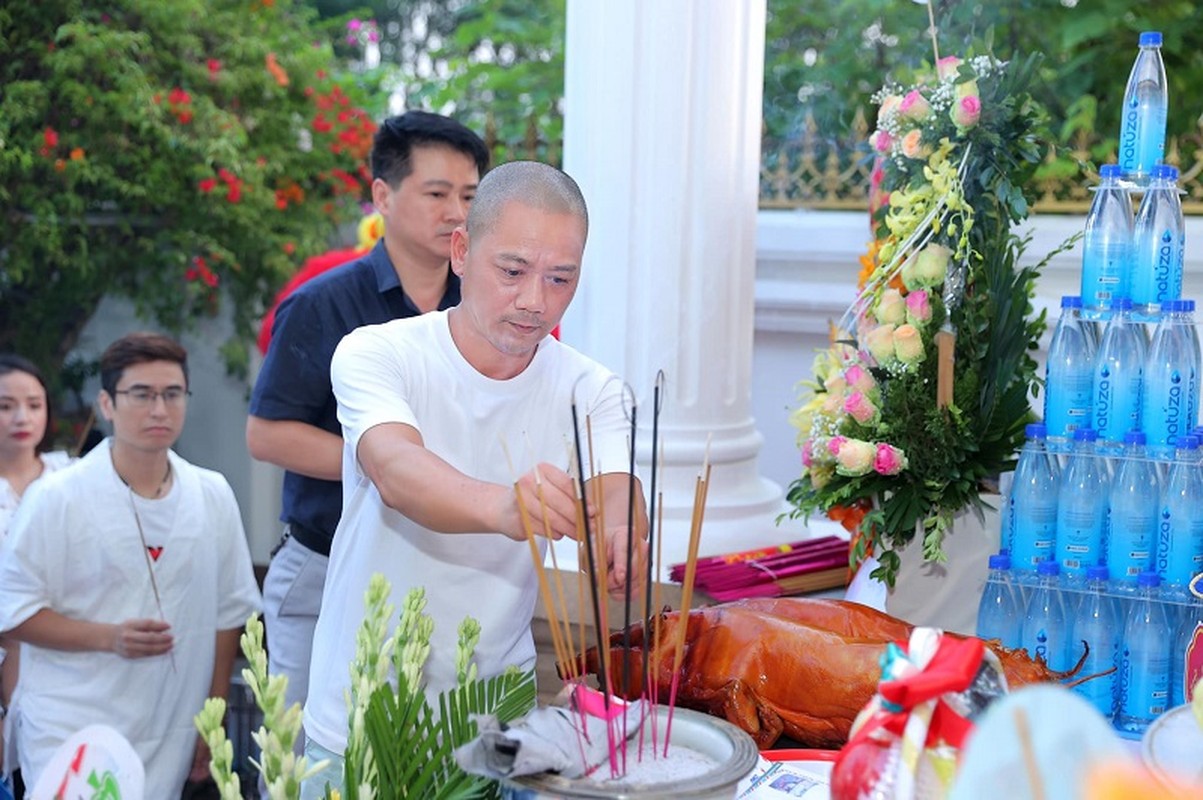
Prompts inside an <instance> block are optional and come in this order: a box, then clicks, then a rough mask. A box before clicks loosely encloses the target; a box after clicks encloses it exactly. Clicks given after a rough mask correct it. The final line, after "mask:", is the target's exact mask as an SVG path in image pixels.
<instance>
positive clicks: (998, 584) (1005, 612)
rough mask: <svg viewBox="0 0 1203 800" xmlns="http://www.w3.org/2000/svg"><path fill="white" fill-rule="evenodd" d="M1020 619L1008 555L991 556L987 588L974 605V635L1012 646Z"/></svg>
mask: <svg viewBox="0 0 1203 800" xmlns="http://www.w3.org/2000/svg"><path fill="white" fill-rule="evenodd" d="M1022 619H1023V617H1022V615H1021V609H1020V607H1019V603H1018V600H1017V598H1016V592H1015V587H1014V586H1013V585H1012V582H1011V557H1010V556H1009V555H1007V554H1006V553H999V554H997V555H993V556H990V571H989V573H987V576H986V588H985V590H984V591H983V592H982V600H981V603H979V604H978V607H977V638H979V639H998V640H999V641H1000V642H1002V645H1003V646H1004V647H1015V645H1016V644H1017V643H1018V642H1019V625H1020V621H1021V620H1022Z"/></svg>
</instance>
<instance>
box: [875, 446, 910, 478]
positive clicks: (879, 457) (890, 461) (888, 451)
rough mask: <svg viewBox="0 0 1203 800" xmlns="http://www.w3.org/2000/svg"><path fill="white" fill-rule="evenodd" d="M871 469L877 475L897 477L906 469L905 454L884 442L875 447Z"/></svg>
mask: <svg viewBox="0 0 1203 800" xmlns="http://www.w3.org/2000/svg"><path fill="white" fill-rule="evenodd" d="M873 469H874V471H876V472H877V473H878V474H879V475H897V474H898V473H899V472H902V471H903V470H904V469H906V453H904V452H902V451H901V450H899V449H898V448H897V447H894V445H891V444H885V443H884V442H882V443H880V444H878V445H877V452H876V453H875V454H874V457H873Z"/></svg>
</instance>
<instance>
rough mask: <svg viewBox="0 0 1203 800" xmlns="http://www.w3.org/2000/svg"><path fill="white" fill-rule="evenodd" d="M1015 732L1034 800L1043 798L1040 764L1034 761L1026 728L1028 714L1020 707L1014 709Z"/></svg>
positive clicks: (1033, 749) (1034, 756)
mask: <svg viewBox="0 0 1203 800" xmlns="http://www.w3.org/2000/svg"><path fill="white" fill-rule="evenodd" d="M1014 713H1015V733H1016V734H1018V736H1019V749H1020V751H1021V752H1022V753H1023V768H1024V771H1025V772H1027V774H1028V785H1029V786H1030V787H1031V788H1032V797H1033V798H1034V800H1044V785H1043V784H1042V783H1041V782H1040V765H1039V764H1038V763H1037V762H1036V750H1035V748H1034V747H1033V746H1032V735H1031V732H1030V731H1029V730H1028V715H1027V714H1026V713H1025V712H1024V710H1023V709H1022V708H1016V709H1015V711H1014Z"/></svg>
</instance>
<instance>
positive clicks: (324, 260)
mask: <svg viewBox="0 0 1203 800" xmlns="http://www.w3.org/2000/svg"><path fill="white" fill-rule="evenodd" d="M369 249H370V248H369ZM367 252H368V250H367V249H365V250H360V249H358V248H349V249H346V250H330V251H329V252H326V253H322V254H321V255H320V256H313V257H312V258H309V259H306V261H305V263H304V264H303V265H301V269H300V271H298V272H297V274H295V275H293V276H292V277H291V278H290V279H289V280H288V283H286V284H284V288H283V289H281V290H280V292H279V293H278V294H277V295H276V299H275V300H274V301H273V302H272V307H271V308H269V309H268V310H267V313H266V314H264V315H263V321H262V322H261V323H259V339H258V343H259V352H260V353H261V354H262V355H267V348H268V345H270V344H271V340H272V325H274V324H275V322H276V309H277V308H279V307H280V304H281V303H283V302H284V299H285V298H286V297H288V296H289V295H290V294H292V293H293V292H295V291H296V290H297V289H298V288H299V287H300V286H301V285H302V284H304V283H305V282H306V281H309V280H312V279H314V278H316V277H317V276H318V275H321V274H322V273H323V272H327V271H329V270H332V269H334V268H335V267H337V266H339V265H341V264H346V263H347V262H348V261H354V260H355V259H357V258H359V257H360V256H362V255H365V254H366V253H367ZM551 335H552V336H554V337H556V338H557V339H559V338H560V326H559V325H557V326H556V327H555V328H554V329H553V330H552V332H551Z"/></svg>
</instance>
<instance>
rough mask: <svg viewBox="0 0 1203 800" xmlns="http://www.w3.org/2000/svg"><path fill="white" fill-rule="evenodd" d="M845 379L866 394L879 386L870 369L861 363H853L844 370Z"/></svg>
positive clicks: (855, 389)
mask: <svg viewBox="0 0 1203 800" xmlns="http://www.w3.org/2000/svg"><path fill="white" fill-rule="evenodd" d="M844 381H845V382H846V383H847V385H848V386H851V387H852V389H853V390H854V391H857V392H864V393H865V394H868V393H869V392H871V391H873V390H874V389H876V388H877V381H875V380H873V376H872V375H871V374H870V373H869V370H867V369H865V368H864V367H862V366H861V365H860V364H853V365H852V366H850V367H848V369H846V370H844Z"/></svg>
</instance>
